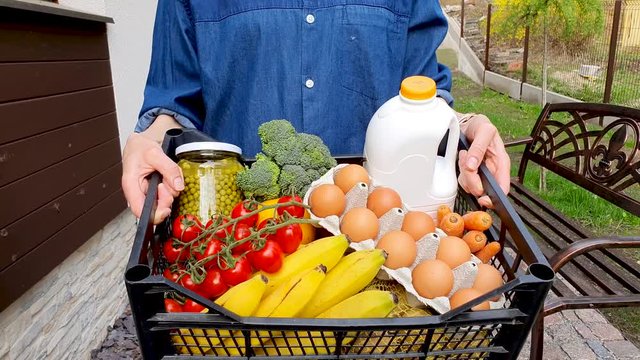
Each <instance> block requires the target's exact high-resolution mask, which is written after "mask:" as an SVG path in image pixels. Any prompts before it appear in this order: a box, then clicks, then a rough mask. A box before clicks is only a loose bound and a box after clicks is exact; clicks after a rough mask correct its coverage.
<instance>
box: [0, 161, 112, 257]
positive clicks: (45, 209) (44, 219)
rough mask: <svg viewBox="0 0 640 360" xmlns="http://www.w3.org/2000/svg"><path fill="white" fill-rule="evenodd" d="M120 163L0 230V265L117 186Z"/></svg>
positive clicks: (70, 220)
mask: <svg viewBox="0 0 640 360" xmlns="http://www.w3.org/2000/svg"><path fill="white" fill-rule="evenodd" d="M121 175H122V166H121V164H117V165H114V166H112V167H111V168H109V169H108V170H106V171H104V172H102V173H100V174H98V175H97V176H95V177H93V178H91V179H89V180H88V181H86V182H84V183H83V184H81V185H79V186H77V187H75V188H73V189H71V190H70V191H68V192H67V193H65V194H64V195H62V196H60V197H58V198H56V199H54V200H52V201H50V202H49V203H47V204H46V205H44V206H42V207H40V208H39V209H38V210H36V211H34V212H32V213H31V214H29V215H27V216H25V217H23V218H21V219H20V220H18V221H16V222H14V223H13V224H11V225H9V226H7V227H6V228H4V229H1V230H0V234H1V235H0V248H1V249H2V251H1V252H0V269H4V268H6V267H7V266H8V265H10V264H11V263H13V262H15V261H17V260H19V259H20V258H21V257H22V256H23V255H24V254H26V253H27V252H29V251H31V250H32V249H33V248H34V247H36V246H38V245H39V244H40V243H42V242H43V241H45V240H46V239H47V238H49V237H50V236H51V234H55V233H56V232H58V231H60V229H62V228H64V227H65V226H67V225H68V224H69V223H71V222H72V221H73V220H75V219H76V218H78V217H79V216H81V215H82V214H84V213H85V212H87V211H88V210H89V209H90V208H91V207H92V206H94V205H95V204H97V203H99V202H100V201H102V200H103V199H105V198H106V197H107V196H109V195H110V194H113V193H114V192H116V191H118V190H119V189H120V176H121Z"/></svg>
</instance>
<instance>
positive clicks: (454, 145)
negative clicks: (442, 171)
mask: <svg viewBox="0 0 640 360" xmlns="http://www.w3.org/2000/svg"><path fill="white" fill-rule="evenodd" d="M459 138H460V125H459V124H458V118H457V117H456V116H455V115H454V116H452V117H451V122H450V123H449V139H447V150H446V153H445V155H444V159H445V164H451V165H450V166H452V167H453V169H447V171H449V170H455V167H456V165H455V164H456V158H457V156H458V139H459Z"/></svg>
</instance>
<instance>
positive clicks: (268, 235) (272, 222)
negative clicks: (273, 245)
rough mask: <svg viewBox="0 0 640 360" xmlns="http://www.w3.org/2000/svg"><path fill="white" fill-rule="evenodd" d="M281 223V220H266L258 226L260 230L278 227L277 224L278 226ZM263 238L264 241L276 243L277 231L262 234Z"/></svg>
mask: <svg viewBox="0 0 640 360" xmlns="http://www.w3.org/2000/svg"><path fill="white" fill-rule="evenodd" d="M279 221H280V220H278V219H265V220H262V222H261V223H260V225H258V230H262V229H264V228H265V226H267V225H269V226H272V225H276V224H278V222H279ZM261 237H262V238H263V239H266V240H274V241H275V239H276V234H275V231H273V232H272V233H268V232H266V233H264V234H262V236H261Z"/></svg>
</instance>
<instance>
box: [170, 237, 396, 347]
mask: <svg viewBox="0 0 640 360" xmlns="http://www.w3.org/2000/svg"><path fill="white" fill-rule="evenodd" d="M348 246H349V240H348V239H347V237H346V236H344V235H336V236H330V237H326V238H323V239H319V240H316V241H313V242H311V243H309V244H308V245H305V246H304V247H301V248H300V249H298V250H297V251H296V252H294V253H293V254H291V255H289V256H287V257H286V258H285V259H284V262H283V265H282V268H281V269H280V270H279V271H278V272H276V273H273V274H266V273H265V274H262V273H259V274H256V275H255V276H254V277H253V278H251V279H249V280H247V281H245V282H244V283H241V284H239V285H236V286H234V287H233V288H231V289H229V290H228V291H227V292H226V293H225V294H224V295H223V296H221V297H220V298H218V299H217V300H216V301H215V302H216V303H217V304H218V305H220V306H222V307H223V308H225V309H227V310H229V311H232V312H234V313H236V314H237V315H240V316H243V317H246V316H255V317H273V318H275V317H278V318H294V317H305V318H327V319H328V318H342V319H344V318H375V317H386V316H387V315H388V314H389V313H390V312H391V311H392V310H393V308H394V307H395V306H396V304H397V302H398V299H397V297H396V296H395V295H394V294H393V293H391V292H389V291H382V290H367V291H362V290H363V289H364V288H365V287H366V286H367V285H369V283H371V281H372V280H373V279H374V278H375V276H376V274H377V273H378V271H379V270H380V267H381V266H382V265H383V264H384V262H385V260H386V253H385V252H384V250H381V249H371V250H361V251H355V252H352V253H350V254H348V255H345V251H346V249H347V248H348ZM347 335H349V334H347ZM352 335H353V334H352ZM251 339H252V340H251V346H252V347H254V348H255V352H256V353H257V354H263V355H300V354H304V353H309V352H311V353H317V354H324V353H330V352H332V351H333V347H334V346H335V337H334V334H333V333H332V332H319V331H304V332H300V333H299V334H298V333H297V332H284V333H283V332H273V331H271V332H267V331H253V333H252V336H251ZM172 340H173V343H174V345H176V347H177V349H178V351H179V352H180V353H182V354H194V355H206V354H217V355H225V356H238V355H240V349H244V348H245V346H246V343H245V337H244V336H243V334H242V333H240V332H239V331H238V332H231V331H228V330H209V329H180V331H179V335H178V334H176V335H174V336H173V337H172ZM349 340H350V337H349V336H347V338H346V339H343V344H344V343H346V342H348V341H349ZM296 342H297V343H296ZM220 344H222V346H221V345H220ZM283 351H284V352H285V353H283Z"/></svg>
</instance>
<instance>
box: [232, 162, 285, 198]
mask: <svg viewBox="0 0 640 360" xmlns="http://www.w3.org/2000/svg"><path fill="white" fill-rule="evenodd" d="M279 176H280V167H279V166H278V164H276V163H275V162H273V161H272V160H271V159H270V158H269V157H267V156H265V155H264V154H258V155H257V156H256V162H254V163H253V164H252V165H251V167H250V168H248V169H246V170H244V171H242V172H240V173H238V179H237V184H238V187H239V188H240V190H242V192H243V193H244V195H245V197H248V198H255V199H256V200H267V199H274V198H277V197H278V196H280V185H278V178H279Z"/></svg>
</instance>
